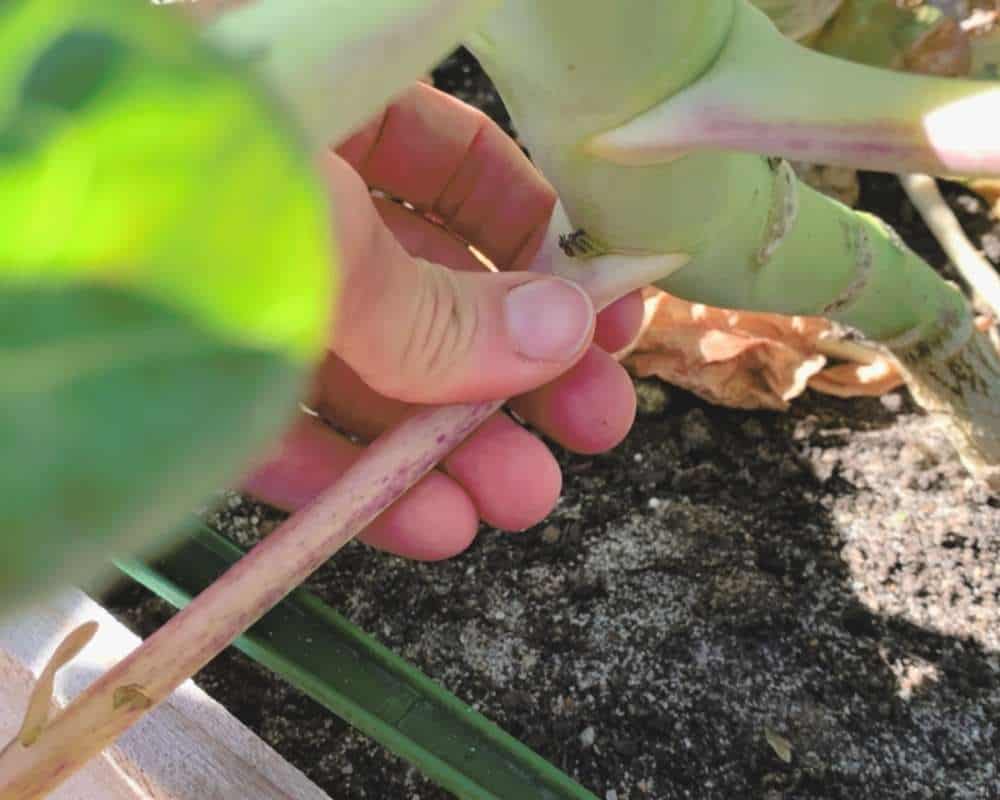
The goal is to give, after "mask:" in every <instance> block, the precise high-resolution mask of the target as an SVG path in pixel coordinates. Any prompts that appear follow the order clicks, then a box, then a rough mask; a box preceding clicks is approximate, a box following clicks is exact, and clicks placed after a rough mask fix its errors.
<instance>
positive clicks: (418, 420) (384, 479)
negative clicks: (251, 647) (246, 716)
mask: <svg viewBox="0 0 1000 800" xmlns="http://www.w3.org/2000/svg"><path fill="white" fill-rule="evenodd" d="M500 406H501V403H500V402H485V403H476V404H466V405H453V406H442V407H437V408H431V409H429V410H426V411H423V412H419V413H417V414H416V415H414V416H413V417H411V418H409V419H408V420H406V421H404V422H403V423H401V424H400V425H399V426H397V427H396V428H395V429H393V430H391V431H389V432H388V433H386V434H385V435H384V436H382V437H380V438H379V439H378V440H377V441H376V442H375V443H374V444H372V445H371V446H370V447H368V448H367V449H366V450H365V451H364V453H363V454H362V455H361V457H360V458H359V459H358V460H357V461H356V462H355V464H354V465H353V466H352V467H351V469H349V470H348V471H347V472H346V473H345V474H344V475H343V477H342V478H341V479H340V480H339V481H338V482H337V483H336V484H334V485H333V486H332V487H330V489H328V490H327V491H326V492H325V493H324V494H323V495H321V496H320V497H319V498H317V500H316V501H315V502H314V503H312V504H311V505H310V506H308V507H307V508H305V509H303V510H302V511H300V512H299V513H297V514H295V515H294V516H292V517H291V518H289V519H288V521H286V522H285V523H284V524H283V525H281V526H280V527H279V528H278V529H277V530H275V532H274V533H273V534H271V536H269V537H268V538H267V539H265V540H264V541H262V542H261V543H260V544H258V545H257V546H256V547H255V548H254V549H253V550H251V551H250V552H249V553H248V554H247V555H246V556H245V557H244V558H242V559H241V560H240V561H239V562H238V563H237V564H235V565H234V566H233V567H232V568H231V569H229V570H228V571H227V572H226V573H225V574H224V575H223V576H222V577H220V578H219V579H218V580H217V581H216V582H215V583H213V584H212V585H211V586H210V587H209V588H208V589H206V590H205V591H204V592H202V593H201V594H200V595H198V597H196V598H195V599H194V600H193V601H192V602H191V603H190V604H189V605H188V606H187V607H186V608H185V609H184V610H183V611H181V612H180V613H179V614H177V615H176V616H175V617H174V618H173V619H171V620H170V621H169V622H168V623H167V624H166V625H164V626H163V627H162V628H160V629H159V630H158V631H157V632H156V633H155V634H153V635H152V636H151V637H150V638H149V639H147V640H146V641H145V642H143V644H142V645H140V646H139V647H137V648H136V649H135V650H134V651H133V652H132V653H131V654H130V655H128V656H127V657H126V658H124V659H123V660H122V661H121V662H120V663H119V664H117V665H116V666H115V667H114V668H112V669H111V670H109V671H108V672H106V673H105V674H104V675H102V676H101V677H100V678H99V679H98V680H97V681H95V682H94V683H93V684H92V685H91V686H90V687H88V688H87V690H86V691H84V692H83V693H81V694H80V695H79V696H78V697H76V698H75V699H74V700H73V702H72V703H71V704H70V705H68V706H67V707H66V709H65V710H64V711H63V712H62V713H61V714H60V715H59V716H57V717H56V718H55V719H54V720H53V721H52V722H51V723H50V724H49V725H48V726H47V727H45V728H44V730H43V731H42V734H41V736H40V737H39V738H38V740H37V741H35V742H34V743H33V744H31V745H30V746H24V745H23V744H22V743H21V742H20V741H14V742H11V744H10V746H9V747H8V748H7V750H6V751H4V752H3V753H2V755H0V800H27V799H28V798H37V797H43V796H45V795H47V794H48V793H49V792H51V791H52V790H53V789H55V788H56V787H57V786H58V785H59V784H60V783H62V782H63V781H64V780H66V779H67V778H69V777H70V775H72V774H73V773H74V772H75V771H76V770H77V769H79V768H80V767H82V766H83V765H84V764H85V763H86V762H87V761H88V760H89V759H90V758H91V757H93V756H95V755H97V754H98V753H99V752H100V751H101V750H102V749H103V748H104V747H105V746H107V745H108V744H110V743H112V742H113V741H114V740H115V739H116V738H117V737H118V736H119V735H120V734H121V733H123V732H124V731H125V730H126V729H128V728H129V727H130V726H131V725H133V724H134V723H135V722H137V721H138V720H139V719H140V718H141V717H142V716H143V715H144V714H145V713H146V712H148V711H149V710H150V709H151V708H153V707H155V706H156V705H157V704H158V703H160V702H161V701H163V700H164V699H165V698H166V697H167V696H168V695H169V694H170V693H171V692H172V691H173V690H174V689H176V688H177V687H178V686H179V685H180V684H181V683H183V682H184V681H185V680H187V679H188V678H189V677H191V676H192V675H194V674H195V673H196V672H197V671H198V670H199V669H201V668H202V667H203V666H204V665H205V664H207V663H208V662H209V661H210V660H211V659H212V658H214V657H215V656H216V655H217V654H218V653H220V652H221V651H222V650H223V649H225V648H226V647H227V646H228V645H229V644H230V643H231V642H232V641H233V640H234V639H235V638H236V637H237V636H239V635H240V634H241V633H243V631H245V630H246V629H247V628H248V627H250V626H251V625H252V624H253V623H254V622H256V621H257V620H258V619H260V618H261V617H262V616H263V615H264V614H265V613H266V612H267V611H268V610H270V609H271V608H272V607H273V606H274V605H275V604H276V603H278V601H280V600H281V599H282V598H283V597H284V596H285V595H286V594H287V593H288V592H289V591H291V590H292V589H293V588H295V587H296V586H298V585H299V584H300V583H302V582H303V581H304V580H305V579H306V578H307V577H308V576H309V575H310V574H311V573H312V572H314V571H315V570H316V569H317V568H318V567H320V566H321V565H322V564H323V562H324V561H326V560H327V559H328V558H330V556H332V555H333V554H334V553H336V552H337V551H338V550H339V549H340V548H341V547H343V546H344V544H346V543H347V542H348V541H350V539H351V538H353V537H354V536H355V535H356V534H357V533H358V532H360V531H361V530H363V529H364V528H365V527H366V526H367V525H369V524H370V523H371V522H372V521H373V520H374V519H375V518H376V517H377V516H378V515H379V514H380V513H381V512H382V511H384V510H385V509H386V508H387V507H388V506H389V505H391V504H392V503H393V502H395V501H396V500H397V499H399V497H400V496H402V495H403V493H404V492H406V490H407V489H408V488H410V487H411V486H412V485H413V484H414V483H416V482H417V481H418V480H419V479H420V478H421V477H423V476H424V475H425V474H427V473H428V472H429V471H430V470H431V469H433V468H434V466H435V465H436V464H437V463H438V462H439V461H440V460H441V459H442V458H444V456H445V455H447V453H448V452H450V451H451V450H452V449H453V448H454V447H455V446H457V445H458V444H459V443H460V442H461V441H462V440H464V439H465V438H466V437H467V436H468V435H469V434H470V433H471V432H472V431H474V430H475V429H476V428H477V427H478V426H479V425H480V424H481V423H482V422H483V421H485V420H486V419H487V418H488V417H489V416H490V415H491V414H493V413H494V412H495V411H496V410H497V409H498V408H500Z"/></svg>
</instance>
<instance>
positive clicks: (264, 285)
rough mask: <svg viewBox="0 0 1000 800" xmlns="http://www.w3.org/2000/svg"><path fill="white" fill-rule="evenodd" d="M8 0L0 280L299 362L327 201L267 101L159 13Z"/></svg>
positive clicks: (1, 104) (0, 118)
mask: <svg viewBox="0 0 1000 800" xmlns="http://www.w3.org/2000/svg"><path fill="white" fill-rule="evenodd" d="M11 1H12V0H8V2H11ZM13 5H14V13H9V12H8V13H7V14H6V15H5V16H3V17H2V18H0V20H2V22H0V75H3V76H4V77H5V81H4V85H3V86H0V142H3V143H4V144H3V145H0V279H2V278H7V279H8V280H23V279H30V280H33V281H37V280H39V279H46V280H52V281H55V282H58V281H61V280H65V279H67V278H79V277H83V276H86V277H87V278H88V279H89V280H96V281H99V282H105V283H108V284H110V285H117V286H131V287H133V288H135V289H136V290H137V291H140V292H142V293H144V294H148V295H150V296H152V297H155V298H157V299H158V300H161V301H163V302H165V303H167V304H169V305H173V306H175V307H177V308H178V309H180V310H183V311H184V312H186V313H190V314H191V315H192V316H194V317H196V318H197V319H198V320H199V321H200V322H201V323H202V324H204V325H205V326H206V327H209V328H214V329H216V330H218V331H219V333H220V335H222V336H223V337H225V338H227V339H232V340H235V341H240V342H244V343H247V344H253V345H259V346H263V347H273V348H276V349H279V350H284V351H286V352H288V353H289V354H290V355H291V356H292V357H295V358H299V359H308V358H313V357H315V356H316V355H317V354H318V353H319V351H320V348H321V347H322V344H323V342H324V339H325V332H326V331H327V330H329V327H328V326H329V319H328V315H329V309H330V307H331V305H332V304H331V302H330V295H331V291H332V286H331V271H332V265H331V251H332V244H331V241H330V234H329V227H330V226H329V221H328V202H327V199H326V197H325V195H324V192H323V189H322V188H321V186H320V185H319V183H318V179H317V177H316V176H315V171H314V170H313V168H312V164H311V162H310V160H309V156H308V154H307V151H306V150H305V148H304V144H303V142H302V141H301V139H300V136H299V135H298V133H297V132H296V131H295V130H293V128H292V126H291V124H290V123H289V122H288V121H286V120H283V119H282V118H281V115H280V113H279V112H278V110H277V109H278V106H277V104H275V103H272V101H271V99H270V98H268V97H267V96H266V95H265V94H264V92H263V91H262V90H261V89H260V88H259V87H257V86H255V85H254V84H253V83H252V82H251V81H250V79H249V77H248V75H247V73H246V72H245V68H244V67H241V66H237V65H234V64H230V63H228V62H226V61H225V60H223V58H222V57H221V56H220V55H218V54H217V53H215V52H214V51H213V50H212V49H210V48H209V47H208V46H207V45H205V44H203V43H201V42H200V41H199V40H197V39H196V38H195V36H194V32H193V31H192V30H191V29H190V27H189V26H188V25H187V24H186V23H185V21H184V20H182V19H181V18H180V17H179V16H178V15H176V14H175V13H173V12H171V11H170V10H168V9H155V8H153V7H151V6H147V5H146V4H145V3H143V2H138V3H137V2H135V0H108V1H107V2H101V3H90V2H86V0H31V2H16V0H15V1H14V3H13Z"/></svg>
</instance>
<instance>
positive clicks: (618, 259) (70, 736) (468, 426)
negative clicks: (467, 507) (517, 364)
mask: <svg viewBox="0 0 1000 800" xmlns="http://www.w3.org/2000/svg"><path fill="white" fill-rule="evenodd" d="M571 232H572V226H571V225H570V223H569V220H568V219H567V218H566V215H565V212H564V211H563V210H562V207H561V206H559V207H558V208H557V211H556V213H555V214H554V215H553V218H552V221H551V223H550V226H549V231H548V235H547V237H546V241H545V244H544V245H543V247H542V248H541V250H540V252H539V254H538V256H537V257H536V259H535V262H534V264H533V265H532V269H533V270H534V271H536V272H540V273H546V274H556V275H561V276H562V277H565V278H568V279H571V280H575V279H579V280H581V281H582V283H583V285H584V288H585V289H588V291H590V292H591V293H592V298H593V300H594V304H595V306H596V307H598V308H603V307H604V306H606V305H607V304H608V303H610V302H612V301H613V300H615V299H617V298H618V297H621V296H624V295H625V294H628V293H629V292H630V291H633V290H634V289H638V288H641V287H643V286H645V285H647V284H649V283H651V282H653V281H655V280H658V279H660V278H662V277H664V276H665V275H666V274H669V272H670V271H672V270H674V269H677V268H679V267H680V266H682V265H683V264H686V263H687V260H688V259H687V256H684V255H682V254H667V255H653V254H644V255H639V256H632V255H607V256H600V257H596V258H592V259H587V260H583V261H581V260H578V259H574V258H570V257H568V256H567V255H566V254H565V253H563V252H562V250H561V248H560V247H559V239H560V237H561V236H564V235H566V234H567V233H571ZM502 405H503V401H490V402H483V403H475V404H459V405H449V406H438V407H434V408H429V409H427V410H425V411H421V412H418V413H417V414H415V415H413V416H412V417H410V418H408V419H407V420H405V421H404V422H402V423H401V424H400V425H398V426H397V427H396V428H394V429H392V430H391V431H389V432H387V433H385V434H383V435H382V436H380V437H379V438H378V439H377V440H376V441H375V442H374V443H373V444H372V445H370V446H369V447H368V448H366V449H365V451H364V452H363V453H362V455H361V456H360V457H359V458H358V460H357V461H356V462H355V463H354V464H353V465H352V466H351V468H350V469H348V470H347V472H345V473H344V474H343V475H342V476H341V478H340V480H338V481H337V483H335V484H334V485H333V486H331V487H330V488H329V489H328V490H327V491H326V492H324V493H323V494H322V495H320V497H318V498H317V499H316V500H315V501H314V502H313V503H312V504H311V505H309V506H307V507H306V508H304V509H302V510H301V511H299V512H298V513H296V514H294V515H293V516H292V517H290V518H289V519H288V520H287V521H286V522H285V523H284V524H282V525H281V526H279V527H278V528H277V529H276V530H275V531H274V532H273V533H272V534H271V535H270V536H269V537H267V538H266V539H265V540H264V541H262V542H261V543H260V544H258V545H257V546H256V547H255V548H253V550H251V551H250V552H249V553H248V554H247V555H246V556H244V557H243V558H242V559H241V560H240V561H239V562H238V563H237V564H235V565H234V566H233V567H232V568H230V569H229V570H228V571H227V572H226V573H225V574H224V575H222V577H220V578H219V579H218V580H216V581H215V583H213V584H212V585H211V586H210V587H209V588H208V589H206V590H205V591H204V592H202V593H201V594H200V595H198V596H197V597H196V598H195V599H194V600H193V601H192V602H191V603H190V604H189V605H188V606H187V607H186V608H185V609H183V610H182V611H181V612H180V613H178V614H177V615H176V616H174V617H173V618H172V619H171V620H170V621H169V622H168V623H167V624H166V625H164V626H163V627H162V628H160V629H159V630H158V631H157V632H156V633H155V634H153V635H152V636H151V637H150V638H149V639H147V640H146V641H145V642H143V643H142V644H141V645H140V646H139V647H137V648H136V649H135V650H134V651H133V652H132V653H131V654H129V655H128V656H127V657H126V658H124V659H123V660H122V661H121V662H119V663H118V664H117V665H116V666H115V667H114V668H112V669H111V670H109V671H108V672H106V673H105V674H104V675H102V676H101V677H100V678H99V679H98V680H97V681H95V682H94V683H93V684H92V685H91V686H90V687H88V688H87V690H86V691H84V692H82V693H81V694H80V695H79V696H78V697H76V698H75V699H74V700H73V702H72V703H70V704H69V705H68V706H67V707H66V709H65V710H64V711H63V712H62V713H61V714H60V715H59V716H58V717H56V718H55V719H54V720H53V721H52V722H51V723H49V724H48V725H47V726H46V727H45V728H44V729H43V731H42V733H41V736H40V737H39V738H38V740H37V741H35V742H34V743H32V744H31V745H30V746H24V745H23V744H22V743H21V742H19V741H13V742H11V744H10V746H9V747H8V748H7V749H6V750H5V751H3V752H2V753H0V800H28V798H36V797H40V796H44V795H45V794H47V793H48V792H51V791H52V790H53V789H55V788H56V787H57V786H58V785H59V784H61V783H62V782H63V781H65V780H66V779H67V778H69V777H70V776H71V775H72V774H73V773H74V772H76V771H77V770H78V769H79V768H80V767H82V766H83V765H84V764H85V763H86V762H87V761H88V760H89V759H90V758H91V757H93V756H95V755H97V753H99V752H100V751H101V750H102V749H103V748H104V747H106V746H107V745H109V744H111V743H112V742H113V741H114V740H115V739H116V738H117V737H118V736H119V735H121V734H122V733H123V732H124V731H125V730H127V729H128V728H129V727H131V726H132V725H133V724H135V723H136V722H137V721H138V720H139V719H140V718H141V717H142V716H143V715H144V714H145V713H147V712H148V711H149V710H150V709H151V708H154V707H155V706H156V705H157V704H158V703H160V702H162V701H163V700H164V699H165V698H166V697H167V696H168V695H169V694H170V693H171V692H172V691H173V690H174V689H176V688H177V687H178V686H179V685H180V684H181V683H183V682H184V681H185V680H187V679H188V678H189V677H191V676H192V675H194V674H195V673H196V672H197V671H198V670H199V669H201V668H202V667H203V666H205V664H207V663H208V662H209V661H211V660H212V659H213V658H214V657H215V656H216V655H218V654H219V653H220V652H222V650H224V649H225V648H226V647H227V646H228V645H229V644H230V643H231V642H232V641H233V640H234V639H235V638H236V637H238V636H239V635H240V634H241V633H243V632H244V631H245V630H246V629H247V628H249V627H250V626H251V625H253V624H254V623H255V622H256V621H257V620H259V619H260V618H261V617H262V616H263V615H264V614H265V613H267V612H268V611H269V610H270V609H271V608H273V607H274V606H275V605H276V604H277V603H278V602H279V601H280V600H281V599H282V598H283V597H284V596H285V595H286V594H288V592H290V591H291V590H292V589H294V588H295V587H296V586H298V585H299V584H300V583H302V582H303V581H304V580H306V578H308V576H309V575H310V574H312V573H313V572H314V571H315V570H316V569H318V568H319V567H320V566H321V565H322V564H323V563H324V562H325V561H326V560H327V559H329V558H330V557H331V556H332V555H333V554H334V553H336V552H337V551H338V550H339V549H340V548H341V547H343V546H344V545H345V544H346V543H347V542H348V541H350V540H351V539H352V538H353V537H354V536H356V535H357V534H358V533H359V532H361V531H362V530H364V529H365V528H366V527H367V526H368V525H370V524H371V522H372V521H373V520H374V519H375V518H376V517H377V516H378V515H379V514H381V513H382V512H383V511H385V510H386V509H387V508H388V507H389V506H390V505H392V504H393V503H395V502H396V501H397V500H398V499H399V498H400V497H402V495H403V494H404V493H405V492H406V491H407V490H408V489H409V488H410V487H412V486H413V485H414V484H415V483H416V482H417V481H419V480H420V479H421V478H422V477H423V476H424V475H426V474H427V473H428V472H430V471H431V470H432V469H433V468H434V467H435V465H436V464H437V463H438V462H439V461H441V460H442V459H443V458H444V457H445V456H446V455H447V454H448V453H449V452H451V450H453V449H454V448H455V447H456V446H457V445H458V444H460V443H461V442H462V441H464V440H465V439H466V437H468V436H469V435H470V434H471V433H472V432H473V431H475V430H476V428H478V427H479V426H480V425H481V424H482V423H483V422H484V421H485V420H486V419H487V418H488V417H490V416H491V415H492V414H494V413H495V412H496V411H497V410H499V409H500V408H501V406H502Z"/></svg>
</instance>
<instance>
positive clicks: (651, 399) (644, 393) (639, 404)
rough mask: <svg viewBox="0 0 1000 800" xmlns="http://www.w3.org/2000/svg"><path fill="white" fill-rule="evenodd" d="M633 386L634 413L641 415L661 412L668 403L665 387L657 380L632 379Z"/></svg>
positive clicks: (668, 394)
mask: <svg viewBox="0 0 1000 800" xmlns="http://www.w3.org/2000/svg"><path fill="white" fill-rule="evenodd" d="M633 385H634V386H635V402H636V413H638V414H641V415H643V416H652V415H653V414H662V413H663V411H664V410H665V409H666V407H667V405H668V404H669V403H670V393H669V391H668V389H667V387H666V386H665V385H664V384H663V383H662V382H661V381H658V380H655V379H648V380H637V381H633Z"/></svg>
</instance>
